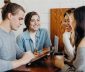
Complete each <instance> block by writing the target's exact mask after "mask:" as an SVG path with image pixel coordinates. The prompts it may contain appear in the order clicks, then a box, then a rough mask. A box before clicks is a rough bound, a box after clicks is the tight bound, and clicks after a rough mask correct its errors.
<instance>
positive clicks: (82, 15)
mask: <svg viewBox="0 0 85 72" xmlns="http://www.w3.org/2000/svg"><path fill="white" fill-rule="evenodd" d="M73 18H74V20H73V22H74V23H72V27H73V32H74V34H75V37H74V41H75V48H76V49H75V52H76V57H75V60H74V62H73V68H71V67H70V68H68V66H65V67H64V69H63V70H64V72H66V70H68V71H67V72H69V71H72V70H73V72H85V6H82V7H79V8H76V9H75V10H74V14H73ZM65 68H66V69H65Z"/></svg>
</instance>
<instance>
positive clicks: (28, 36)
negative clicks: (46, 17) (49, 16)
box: [24, 29, 40, 39]
mask: <svg viewBox="0 0 85 72" xmlns="http://www.w3.org/2000/svg"><path fill="white" fill-rule="evenodd" d="M35 36H36V37H37V38H39V36H40V29H38V31H37V32H36V35H35ZM24 38H25V39H31V37H30V33H29V31H28V30H26V31H25V32H24Z"/></svg>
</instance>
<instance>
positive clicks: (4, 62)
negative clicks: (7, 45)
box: [0, 39, 12, 72]
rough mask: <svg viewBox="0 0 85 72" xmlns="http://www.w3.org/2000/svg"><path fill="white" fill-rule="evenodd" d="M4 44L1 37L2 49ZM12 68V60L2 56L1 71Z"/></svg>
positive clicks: (0, 61)
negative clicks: (4, 58)
mask: <svg viewBox="0 0 85 72" xmlns="http://www.w3.org/2000/svg"><path fill="white" fill-rule="evenodd" d="M2 45H3V43H2V40H1V39H0V49H1V48H2ZM0 51H1V50H0ZM0 56H1V55H0ZM10 69H12V62H11V61H7V60H3V59H2V58H1V57H0V72H2V71H7V70H10Z"/></svg>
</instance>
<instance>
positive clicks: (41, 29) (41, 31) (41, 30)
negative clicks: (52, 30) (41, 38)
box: [39, 28, 47, 34]
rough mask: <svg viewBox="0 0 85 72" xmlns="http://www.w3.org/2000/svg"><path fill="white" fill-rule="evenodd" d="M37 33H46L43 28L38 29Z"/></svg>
mask: <svg viewBox="0 0 85 72" xmlns="http://www.w3.org/2000/svg"><path fill="white" fill-rule="evenodd" d="M39 32H40V33H43V34H45V33H47V30H46V29H44V28H40V29H39Z"/></svg>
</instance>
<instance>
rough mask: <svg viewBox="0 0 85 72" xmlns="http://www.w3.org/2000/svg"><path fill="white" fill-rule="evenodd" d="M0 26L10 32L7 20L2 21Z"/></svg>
mask: <svg viewBox="0 0 85 72" xmlns="http://www.w3.org/2000/svg"><path fill="white" fill-rule="evenodd" d="M0 28H1V29H3V30H4V31H6V32H10V31H11V28H10V22H9V20H4V21H2V22H1V24H0Z"/></svg>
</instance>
